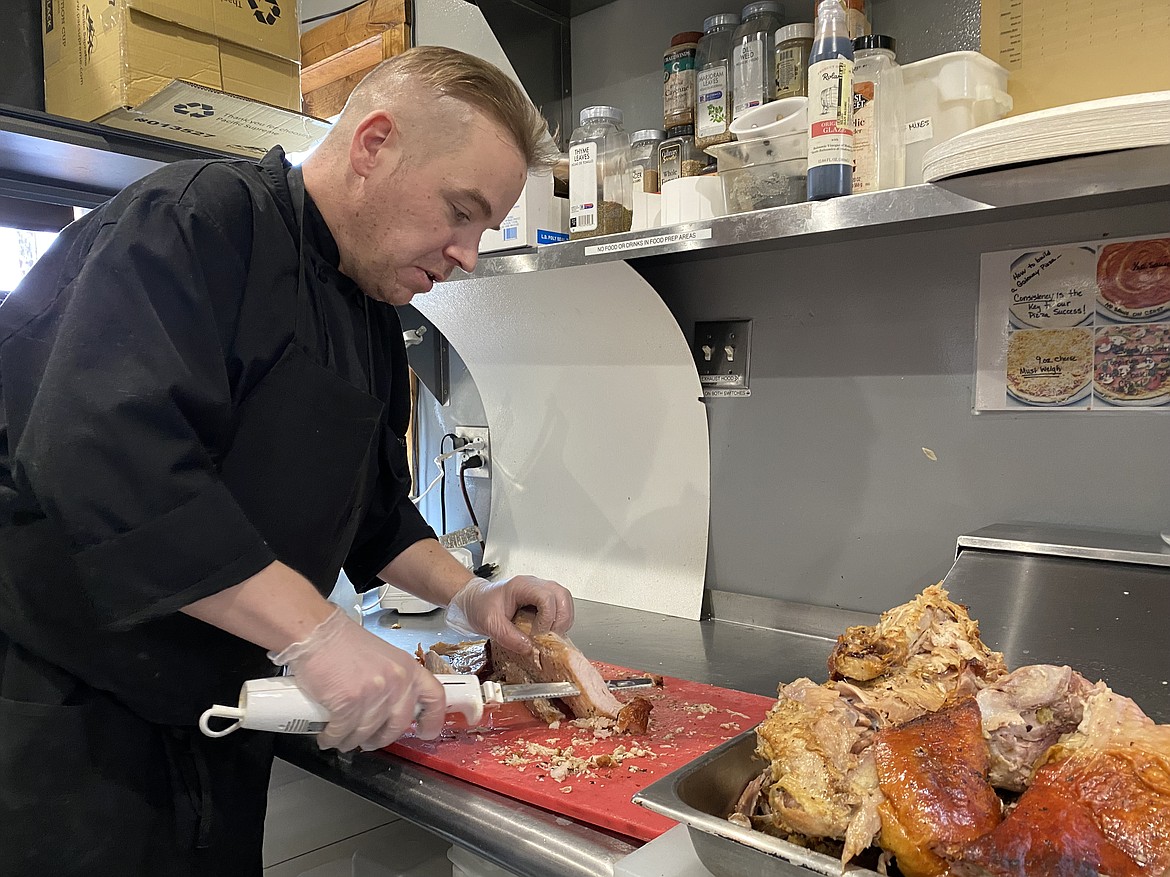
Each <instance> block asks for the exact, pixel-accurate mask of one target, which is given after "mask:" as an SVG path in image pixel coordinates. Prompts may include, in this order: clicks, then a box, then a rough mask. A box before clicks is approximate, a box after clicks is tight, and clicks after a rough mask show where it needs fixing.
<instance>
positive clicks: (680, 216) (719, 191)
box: [660, 174, 727, 225]
mask: <svg viewBox="0 0 1170 877" xmlns="http://www.w3.org/2000/svg"><path fill="white" fill-rule="evenodd" d="M661 211H662V212H661V215H660V219H661V222H662V224H663V225H677V224H678V223H680V222H697V221H699V220H700V219H714V218H715V217H717V216H723V215H725V214H726V213H727V208H726V207H725V206H724V197H723V183H722V181H721V180H720V179H719V177H718V176H717V175H716V174H704V175H703V176H701V177H679V178H678V179H677V180H671V181H670V182H669V183H665V184H663V186H662V204H661Z"/></svg>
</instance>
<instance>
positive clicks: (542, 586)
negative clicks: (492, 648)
mask: <svg viewBox="0 0 1170 877" xmlns="http://www.w3.org/2000/svg"><path fill="white" fill-rule="evenodd" d="M524 606H533V607H535V609H536V624H535V626H534V627H533V631H532V632H533V633H547V632H549V631H553V632H555V633H564V632H565V631H566V630H568V629H569V628H570V627H571V626H572V624H573V595H572V594H570V593H569V590H568V588H565V587H564V586H562V585H558V584H557V583H556V582H550V581H548V580H547V579H538V578H535V577H533V576H513V577H512V578H510V579H506V580H504V581H502V582H489V581H487V580H486V579H480V578H475V579H472V580H471V581H470V582H468V583H467V584H466V585H464V586H463V588H462V590H460V591H459V593H457V594H456V595H455V596H454V597H452V598H451V604H450V605H449V606H448V607H447V625H448V626H449V627H452V628H454V629H455V630H457V631H459V632H460V633H464V634H469V635H470V634H481V635H483V636H487V637H490V638H491V639H492V640H493V641H495V642H497V643H499V644H500V645H501V646H503V647H504V648H505V649H508V650H509V651H512V652H530V651H532V649H533V644H532V641H531V640H530V639H529V638H528V637H527V636H525V635H524V634H523V633H521V632H520V630H519V629H518V628H517V627H516V625H514V624H512V618H513V616H515V614H516V612H517V610H519V609H521V608H522V607H524Z"/></svg>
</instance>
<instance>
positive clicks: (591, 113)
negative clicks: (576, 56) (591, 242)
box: [569, 107, 634, 240]
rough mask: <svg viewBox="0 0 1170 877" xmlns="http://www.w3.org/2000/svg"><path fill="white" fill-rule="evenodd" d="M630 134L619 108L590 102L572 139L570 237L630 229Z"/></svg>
mask: <svg viewBox="0 0 1170 877" xmlns="http://www.w3.org/2000/svg"><path fill="white" fill-rule="evenodd" d="M633 201H634V199H633V192H632V191H631V187H630V135H629V134H627V133H626V132H625V130H624V129H623V128H622V111H621V110H619V109H618V108H617V107H586V108H585V109H583V110H581V126H580V127H579V128H577V130H576V131H574V132H573V136H572V137H571V138H570V139H569V237H570V238H572V239H574V240H576V239H578V238H588V237H595V236H596V235H602V234H617V233H618V232H623V231H629V230H630V222H631V220H632V219H633Z"/></svg>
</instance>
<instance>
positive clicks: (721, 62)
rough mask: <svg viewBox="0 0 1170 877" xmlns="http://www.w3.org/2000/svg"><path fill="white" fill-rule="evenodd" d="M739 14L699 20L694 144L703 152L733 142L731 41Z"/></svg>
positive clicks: (696, 55) (737, 24)
mask: <svg viewBox="0 0 1170 877" xmlns="http://www.w3.org/2000/svg"><path fill="white" fill-rule="evenodd" d="M738 26H739V15H738V14H736V13H734V12H724V13H720V14H719V15H712V16H710V17H709V18H707V19H705V20H704V21H703V38H702V39H701V40H699V48H698V49H697V50H696V52H695V143H696V144H697V145H698V146H699V147H701V148H703V149H706V148H707V147H708V146H714V145H715V144H717V143H727V142H729V141H731V140H733V139H734V135H733V134H732V133H731V131H730V130H729V126H730V125H731V109H732V106H733V104H732V97H731V73H730V70H729V65H730V63H731V38H732V36H733V35H734V32H735V29H736V28H737V27H738Z"/></svg>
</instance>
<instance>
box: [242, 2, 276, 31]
mask: <svg viewBox="0 0 1170 877" xmlns="http://www.w3.org/2000/svg"><path fill="white" fill-rule="evenodd" d="M262 2H263V3H267V4H268V5H269V6H270V7H272V8H271V9H269V10H268V11H267V12H264V11H263V10H261V9H260V4H261V3H262ZM248 5H249V6H250V7H252V14H253V15H254V16H256V20H257V21H258V22H260V23H261V24H270V25H271V24H276V19H278V18H280V0H248Z"/></svg>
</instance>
